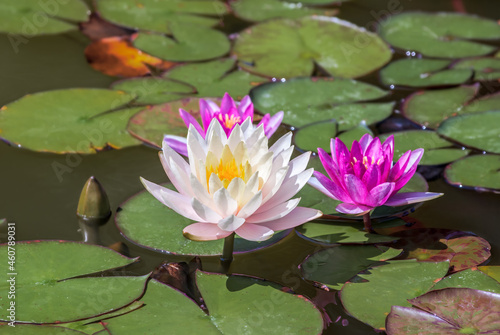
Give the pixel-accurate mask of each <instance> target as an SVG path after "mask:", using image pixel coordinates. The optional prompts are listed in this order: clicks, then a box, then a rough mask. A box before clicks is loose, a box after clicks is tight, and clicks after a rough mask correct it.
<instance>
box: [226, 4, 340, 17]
mask: <svg viewBox="0 0 500 335" xmlns="http://www.w3.org/2000/svg"><path fill="white" fill-rule="evenodd" d="M330 2H333V1H331V0H330ZM301 3H302V2H301ZM231 8H232V9H233V12H234V13H235V15H236V16H238V17H240V18H242V19H244V20H248V21H265V20H269V19H276V18H289V19H297V18H300V17H303V16H308V15H326V16H333V15H335V14H337V13H338V10H336V9H324V8H314V7H304V6H302V5H298V4H294V3H293V2H291V1H281V0H238V1H234V2H232V3H231Z"/></svg>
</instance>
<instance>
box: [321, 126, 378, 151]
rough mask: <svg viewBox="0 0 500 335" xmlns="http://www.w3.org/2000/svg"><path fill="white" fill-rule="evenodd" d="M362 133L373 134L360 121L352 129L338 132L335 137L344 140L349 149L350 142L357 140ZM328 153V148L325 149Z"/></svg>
mask: <svg viewBox="0 0 500 335" xmlns="http://www.w3.org/2000/svg"><path fill="white" fill-rule="evenodd" d="M364 134H370V135H371V136H373V132H372V131H371V129H370V128H368V127H367V126H366V125H364V124H363V123H361V124H360V125H359V126H357V127H354V128H352V129H349V130H346V131H344V132H342V133H340V134H338V135H337V137H338V138H339V139H340V140H341V141H342V142H344V144H345V145H346V146H347V148H348V149H349V150H351V147H352V143H353V142H354V141H359V139H360V138H361V137H362V136H363V135H364ZM325 151H327V152H328V153H329V152H330V148H328V150H326V149H325Z"/></svg>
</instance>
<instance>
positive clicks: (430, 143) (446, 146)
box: [379, 130, 470, 165]
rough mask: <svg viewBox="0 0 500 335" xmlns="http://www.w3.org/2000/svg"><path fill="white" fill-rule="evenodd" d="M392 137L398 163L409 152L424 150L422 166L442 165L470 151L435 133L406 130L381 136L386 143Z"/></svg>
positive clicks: (395, 158)
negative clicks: (457, 146) (454, 145)
mask: <svg viewBox="0 0 500 335" xmlns="http://www.w3.org/2000/svg"><path fill="white" fill-rule="evenodd" d="M390 135H393V136H394V161H397V160H398V159H399V158H400V157H401V156H402V155H403V154H404V153H405V152H407V151H408V150H415V149H418V148H422V149H424V150H425V151H424V155H423V156H422V159H421V160H420V163H419V164H420V165H441V164H446V163H450V162H453V161H455V160H457V159H459V158H462V157H465V156H467V155H468V154H469V152H470V150H462V149H461V148H456V147H453V143H451V142H448V141H447V140H445V139H443V138H442V137H439V135H438V134H437V133H436V132H435V131H429V130H405V131H399V132H395V133H386V134H382V135H380V136H379V138H380V141H382V142H383V141H385V140H386V139H387V138H388V137H389V136H390Z"/></svg>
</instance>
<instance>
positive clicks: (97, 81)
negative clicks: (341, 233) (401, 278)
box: [0, 0, 500, 334]
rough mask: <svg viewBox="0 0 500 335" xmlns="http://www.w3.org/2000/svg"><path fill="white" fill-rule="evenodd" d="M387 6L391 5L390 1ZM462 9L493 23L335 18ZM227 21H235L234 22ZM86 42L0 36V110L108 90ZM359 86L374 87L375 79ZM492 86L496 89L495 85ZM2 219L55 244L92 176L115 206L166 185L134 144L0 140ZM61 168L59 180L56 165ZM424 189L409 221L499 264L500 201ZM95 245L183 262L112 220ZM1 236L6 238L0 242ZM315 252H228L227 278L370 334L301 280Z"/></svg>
mask: <svg viewBox="0 0 500 335" xmlns="http://www.w3.org/2000/svg"><path fill="white" fill-rule="evenodd" d="M389 3H391V4H389ZM460 4H462V5H463V6H464V7H465V9H466V10H467V13H474V14H478V15H480V16H483V17H485V18H491V19H494V20H498V19H499V18H500V17H499V14H500V3H497V2H492V1H486V0H484V1H477V0H474V1H472V0H470V1H451V0H450V1H427V0H426V1H422V0H421V1H414V0H413V1H411V0H406V1H392V0H389V1H373V0H370V1H368V0H366V1H361V0H359V1H356V0H354V1H349V2H345V3H342V5H341V6H340V14H339V17H340V18H342V19H345V20H348V21H350V22H353V23H355V24H357V25H359V26H367V25H368V24H370V22H372V21H377V20H379V19H380V17H381V16H384V15H385V14H386V13H387V12H388V8H392V7H388V6H395V7H394V8H398V11H399V9H402V10H404V11H410V10H423V11H453V10H455V9H457V8H460V7H457V6H460ZM233 21H234V22H233ZM227 22H229V23H230V24H229V25H228V26H225V27H224V28H223V29H224V31H226V32H231V33H232V32H237V31H238V30H240V29H241V28H243V27H244V26H245V25H247V24H246V23H245V22H243V21H240V20H237V19H234V18H228V19H227ZM87 43H88V41H87V39H86V38H85V37H84V36H83V35H81V34H80V33H78V32H72V33H66V34H61V35H55V36H39V37H32V38H30V39H29V41H28V42H27V43H26V44H22V45H19V49H18V50H17V51H18V52H14V50H13V48H12V46H11V44H10V42H9V40H8V37H7V36H6V35H5V34H2V35H0V50H2V51H1V53H0V79H1V80H0V105H4V104H7V103H9V102H11V101H13V100H15V99H18V98H20V97H22V96H24V95H26V94H28V93H34V92H39V91H45V90H50V89H57V88H70V87H103V88H106V87H109V85H110V84H111V83H112V82H113V81H115V78H112V77H109V76H106V75H104V74H101V73H99V72H97V71H95V70H93V69H92V68H91V67H90V66H88V64H87V63H86V60H85V57H84V54H83V51H84V49H85V47H86V45H87ZM361 80H363V81H365V82H369V83H372V84H376V85H379V83H378V78H377V76H376V75H375V74H372V75H370V76H367V77H364V78H362V79H361ZM497 89H498V88H497ZM412 92H413V91H412V90H396V91H395V92H394V94H393V95H392V96H391V97H390V100H399V99H402V98H404V97H406V96H408V95H409V94H411V93H412ZM0 135H1V134H0ZM0 157H2V159H1V163H0V185H1V187H2V193H1V194H2V195H1V198H0V218H1V217H5V218H7V219H8V221H9V222H15V223H16V227H17V231H16V233H17V235H16V238H17V240H18V241H20V240H37V239H63V240H76V241H78V240H81V239H82V236H81V233H80V232H79V230H78V229H79V227H78V222H77V219H76V217H75V211H76V207H77V203H78V198H79V195H80V191H81V189H82V187H83V185H84V183H85V181H86V180H87V179H88V178H89V177H90V176H95V177H96V178H97V179H98V180H99V181H100V182H101V184H102V185H103V186H104V188H105V190H106V192H107V194H108V197H109V200H110V203H111V208H112V209H113V214H114V213H115V212H116V209H117V208H118V207H119V205H120V204H121V203H122V202H124V201H125V200H127V199H128V198H129V197H131V196H132V195H134V194H136V193H137V192H139V191H142V190H143V186H142V184H141V183H140V181H139V176H142V177H144V178H146V179H148V180H151V181H154V182H158V183H161V182H166V181H167V179H166V176H165V173H164V171H163V169H162V167H161V164H160V163H159V160H158V155H157V150H156V149H154V148H151V147H147V146H136V147H130V148H126V149H122V150H110V151H105V152H99V153H97V154H91V155H80V154H71V155H68V154H66V155H58V154H53V153H43V152H32V151H29V150H25V149H20V148H16V147H12V146H9V145H8V144H6V143H0ZM55 164H56V165H57V164H58V165H61V164H62V165H64V166H67V167H68V169H67V170H66V171H65V172H64V173H63V174H60V173H58V172H57V171H55V169H54V166H55ZM429 186H430V191H432V192H442V193H444V194H445V195H444V196H443V197H441V198H439V199H437V200H433V201H430V202H428V203H425V204H424V205H423V206H421V207H420V208H419V209H418V210H417V211H416V212H415V213H413V214H411V216H412V217H414V218H416V219H418V220H419V221H420V222H421V223H422V225H423V226H424V227H436V228H448V229H457V230H463V231H472V232H474V233H475V234H477V235H479V236H481V237H484V238H485V239H487V240H488V242H489V243H490V244H491V247H492V249H491V252H492V256H491V258H490V260H489V265H500V234H499V233H498V232H499V230H498V225H499V224H500V206H499V204H500V198H499V195H498V194H493V193H479V192H475V191H473V190H466V189H459V188H456V187H452V186H450V185H448V184H446V183H445V182H444V181H443V179H441V178H439V179H437V180H434V181H431V182H430V183H429ZM100 232H101V240H102V243H103V245H110V244H112V243H114V242H117V241H122V242H124V243H125V244H126V245H127V246H128V248H129V252H130V255H131V256H133V257H135V256H140V257H141V262H140V263H138V264H134V265H132V266H131V267H129V268H128V269H127V270H128V271H129V272H130V274H134V275H142V274H146V273H148V272H150V271H151V270H152V269H154V268H155V267H156V266H157V265H159V264H160V263H161V262H162V261H165V260H167V261H186V260H190V259H191V257H187V256H172V255H164V254H159V253H155V252H152V251H148V250H145V249H143V248H140V247H137V246H135V245H134V244H132V243H130V242H128V241H127V240H125V239H124V238H123V237H122V236H121V235H120V233H119V231H118V229H117V228H116V226H115V225H114V224H113V222H112V220H110V222H108V223H107V224H106V225H104V226H102V227H101V229H100ZM0 236H1V238H2V239H4V238H5V236H6V235H0ZM320 249H321V247H319V246H318V245H316V244H314V243H312V242H309V241H306V240H304V239H302V238H300V237H298V236H297V235H296V234H295V233H292V234H291V235H290V236H288V237H286V239H285V240H284V241H282V242H281V243H279V244H277V245H274V246H272V247H270V248H269V249H264V250H259V251H256V252H253V253H249V254H241V255H236V256H235V260H234V263H233V268H232V272H234V273H241V274H248V275H251V276H256V277H262V278H266V279H269V280H273V281H276V282H278V283H280V284H283V285H285V286H289V287H292V288H293V289H294V291H295V292H296V293H299V294H303V295H305V296H306V297H309V298H311V299H313V301H314V302H315V303H317V304H318V305H319V306H320V307H323V308H325V310H326V311H327V315H328V317H329V318H330V319H331V323H330V324H329V325H328V327H327V328H326V329H325V330H324V334H370V333H374V330H373V328H371V327H369V326H367V325H364V324H363V323H361V322H360V321H358V320H356V319H354V318H352V317H350V316H348V315H346V313H345V312H344V311H343V309H342V307H341V304H340V301H339V299H338V298H337V297H336V295H335V293H333V292H324V291H322V290H320V289H317V288H315V287H313V286H312V285H311V284H310V283H308V282H306V281H305V280H304V279H302V278H301V277H300V272H299V271H298V269H297V266H298V265H299V264H300V263H301V262H302V261H303V259H304V258H305V257H306V256H307V255H310V254H311V253H313V252H315V251H318V250H320ZM202 265H203V269H204V270H207V271H211V270H212V271H217V269H218V258H216V257H205V258H203V259H202Z"/></svg>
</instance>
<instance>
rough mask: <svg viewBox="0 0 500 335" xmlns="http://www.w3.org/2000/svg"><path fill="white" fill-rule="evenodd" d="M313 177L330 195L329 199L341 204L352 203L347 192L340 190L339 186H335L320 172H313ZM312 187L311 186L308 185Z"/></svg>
mask: <svg viewBox="0 0 500 335" xmlns="http://www.w3.org/2000/svg"><path fill="white" fill-rule="evenodd" d="M313 175H314V176H315V177H316V178H317V179H318V181H319V182H320V183H321V185H323V186H324V187H325V188H326V189H327V190H328V191H329V192H330V193H331V195H332V196H331V198H333V199H335V200H340V201H342V202H352V200H351V197H350V196H349V194H347V192H346V191H345V190H344V189H343V188H342V186H341V185H337V184H336V183H335V182H333V181H332V180H330V179H328V178H327V177H325V176H324V175H323V174H322V173H321V172H319V171H314V173H313ZM310 185H311V186H314V185H313V184H310Z"/></svg>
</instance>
